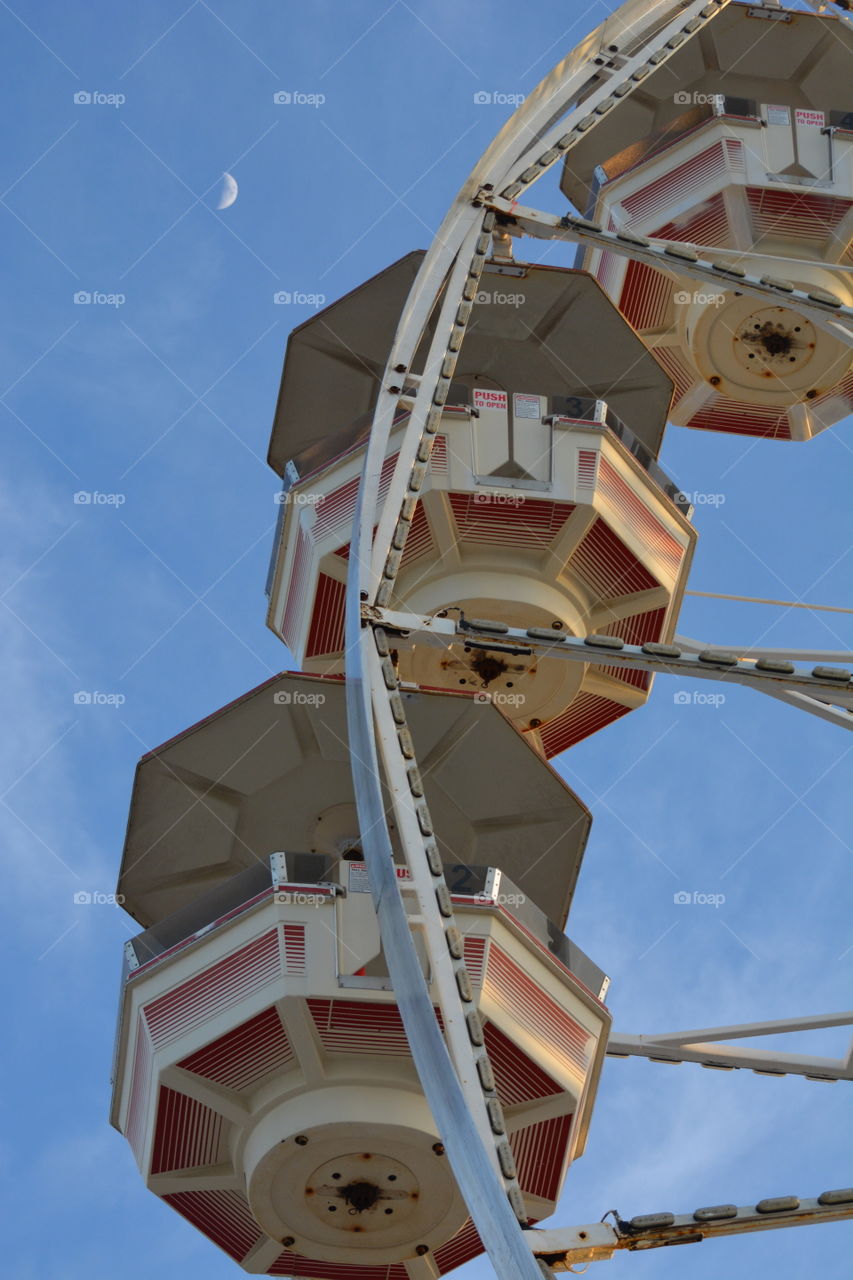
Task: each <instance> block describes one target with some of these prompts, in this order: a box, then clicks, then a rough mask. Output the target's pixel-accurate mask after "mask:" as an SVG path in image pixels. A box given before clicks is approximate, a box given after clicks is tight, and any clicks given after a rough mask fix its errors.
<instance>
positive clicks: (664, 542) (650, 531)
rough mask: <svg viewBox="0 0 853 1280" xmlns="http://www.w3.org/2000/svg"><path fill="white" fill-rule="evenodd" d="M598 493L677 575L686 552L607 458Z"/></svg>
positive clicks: (671, 571) (599, 480)
mask: <svg viewBox="0 0 853 1280" xmlns="http://www.w3.org/2000/svg"><path fill="white" fill-rule="evenodd" d="M598 492H599V494H600V495H601V497H602V498H606V499H607V501H608V502H610V503H611V504H612V506H613V507H614V508H615V510H616V511H618V512H619V514H620V515H621V516H622V518H623V520H624V521H625V522H626V524H627V525H628V526H629V528H630V529H632V530H634V531H635V532H636V533H637V535H638V536H639V537H640V538H641V539H642V541H643V542H644V543H645V545H646V546H647V547H649V548H651V550H652V551H653V552H654V554H655V555H656V556H657V557H658V559H659V560H662V561H663V563H664V564H665V566H666V568H667V569H668V570H669V572H670V573H671V574H672V575H673V576H675V574H677V573H678V568H679V565H680V564H681V561H682V558H683V556H684V549H683V548H682V547H681V545H680V544H679V543H678V542H677V541H676V539H675V538H674V537H673V536H672V534H671V533H670V532H669V530H668V529H666V528H664V526H663V525H662V524H661V522H660V521H659V520H656V519H655V517H654V516H653V515H652V513H651V511H649V509H648V507H647V506H646V504H645V503H644V502H643V500H642V498H640V497H639V495H638V494H636V493H635V492H634V490H633V489H632V488H631V486H630V485H628V484H626V483H625V481H624V480H623V479H622V477H621V476H620V474H619V472H618V471H617V470H616V468H615V467H613V466H612V465H611V464H610V463H609V462H608V461H607V459H606V458H604V457H603V458H602V459H601V464H600V466H599V473H598Z"/></svg>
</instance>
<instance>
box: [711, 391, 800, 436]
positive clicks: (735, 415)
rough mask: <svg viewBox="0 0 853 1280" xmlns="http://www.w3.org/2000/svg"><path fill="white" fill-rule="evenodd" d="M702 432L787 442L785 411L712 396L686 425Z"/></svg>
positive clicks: (788, 431)
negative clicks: (724, 432)
mask: <svg viewBox="0 0 853 1280" xmlns="http://www.w3.org/2000/svg"><path fill="white" fill-rule="evenodd" d="M687 426H688V427H696V428H698V429H699V430H702V431H727V432H729V433H730V434H731V435H740V436H762V437H764V438H765V439H770V440H790V438H791V428H790V424H789V422H788V415H787V412H786V411H785V410H784V409H782V410H779V409H774V408H773V407H772V406H771V405H760V404H748V403H747V402H746V401H740V400H729V399H727V398H726V397H725V396H715V397H714V399H713V400H709V401H708V403H707V404H705V405H703V406H702V408H701V409H700V410H699V412H698V413H694V415H693V417H692V418H691V419H690V421H689V422H688V423H687Z"/></svg>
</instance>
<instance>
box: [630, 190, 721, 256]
mask: <svg viewBox="0 0 853 1280" xmlns="http://www.w3.org/2000/svg"><path fill="white" fill-rule="evenodd" d="M649 234H650V235H653V236H655V237H656V238H657V239H659V240H683V241H686V242H687V243H688V244H712V245H719V246H720V247H725V245H726V244H727V242H728V241H729V239H730V234H731V233H730V228H729V216H728V213H727V212H726V204H725V201H724V199H723V194H722V192H719V193H718V194H717V195H715V196H711V199H710V200H703V201H702V203H701V204H700V205H697V206H695V207H694V208H692V209H690V210H689V211H688V212H687V213H686V214H684V215H683V217H681V218H676V220H675V221H674V222H665V223H664V224H663V226H662V227H658V229H657V231H651V232H649Z"/></svg>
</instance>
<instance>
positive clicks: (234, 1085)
mask: <svg viewBox="0 0 853 1280" xmlns="http://www.w3.org/2000/svg"><path fill="white" fill-rule="evenodd" d="M293 1061H294V1055H293V1050H292V1049H291V1047H290V1041H289V1040H288V1038H287V1036H286V1035H285V1033H284V1028H283V1027H282V1025H281V1020H280V1019H279V1016H278V1014H277V1012H276V1011H275V1009H265V1010H264V1012H263V1013H259V1014H258V1015H257V1017H255V1018H250V1019H249V1021H248V1022H244V1023H242V1024H241V1025H240V1026H239V1027H235V1028H234V1030H233V1031H229V1032H228V1033H227V1034H226V1035H224V1036H220V1037H219V1039H218V1040H214V1041H212V1042H211V1043H210V1044H209V1045H205V1047H204V1048H203V1049H199V1050H198V1052H197V1053H192V1054H190V1056H189V1057H188V1058H184V1059H183V1060H182V1061H181V1062H179V1063H178V1066H179V1067H183V1068H184V1070H185V1071H192V1072H194V1073H195V1074H196V1075H197V1076H203V1077H204V1078H205V1079H206V1080H213V1081H214V1082H215V1083H216V1084H220V1085H223V1086H224V1088H226V1089H236V1090H237V1091H238V1092H242V1091H243V1090H245V1089H251V1088H253V1087H254V1086H255V1085H256V1084H257V1083H258V1081H259V1080H261V1079H263V1077H264V1076H268V1075H270V1074H271V1073H272V1072H273V1071H283V1070H284V1069H285V1068H287V1067H288V1066H289V1065H290V1063H291V1062H293Z"/></svg>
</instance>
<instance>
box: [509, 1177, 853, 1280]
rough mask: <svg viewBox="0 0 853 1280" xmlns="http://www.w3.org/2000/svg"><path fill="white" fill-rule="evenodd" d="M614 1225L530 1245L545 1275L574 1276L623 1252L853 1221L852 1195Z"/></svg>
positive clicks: (536, 1234)
mask: <svg viewBox="0 0 853 1280" xmlns="http://www.w3.org/2000/svg"><path fill="white" fill-rule="evenodd" d="M611 1216H612V1217H614V1218H615V1222H614V1223H613V1224H612V1225H611V1224H610V1223H609V1222H605V1221H602V1222H591V1223H588V1224H587V1225H586V1226H582V1227H559V1228H557V1229H555V1230H553V1231H531V1232H529V1234H528V1236H527V1239H528V1242H529V1244H530V1248H531V1249H532V1250H533V1252H534V1254H535V1256H536V1257H537V1258H538V1259H540V1261H541V1262H542V1263H543V1267H544V1268H547V1270H546V1271H545V1274H546V1275H547V1274H549V1273H550V1272H559V1271H572V1270H573V1268H574V1266H575V1264H577V1263H582V1262H599V1261H602V1260H605V1259H607V1258H612V1257H613V1255H614V1253H616V1252H618V1251H619V1250H628V1251H629V1252H632V1253H633V1252H638V1251H645V1250H646V1249H660V1248H662V1247H663V1246H665V1245H676V1244H700V1243H701V1242H702V1241H703V1240H714V1239H716V1238H717V1237H718V1236H735V1235H747V1234H749V1233H751V1232H754V1231H772V1230H774V1229H776V1230H778V1228H780V1227H803V1226H808V1225H810V1224H811V1223H816V1222H840V1221H842V1220H843V1219H846V1218H853V1189H851V1188H849V1187H845V1188H843V1189H840V1190H838V1191H824V1192H822V1193H821V1195H819V1196H817V1197H816V1198H815V1199H813V1200H801V1199H800V1198H799V1196H775V1197H773V1198H770V1199H767V1200H759V1201H758V1203H757V1204H748V1205H743V1206H741V1207H738V1206H737V1205H734V1204H715V1205H708V1206H707V1207H705V1208H701V1209H695V1210H694V1211H693V1213H683V1214H677V1215H676V1214H674V1213H647V1214H642V1215H640V1216H639V1217H636V1218H631V1219H630V1220H628V1221H626V1220H625V1219H623V1218H620V1216H619V1214H618V1213H616V1211H615V1210H611V1211H610V1213H608V1214H605V1217H606V1218H607V1217H611Z"/></svg>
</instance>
